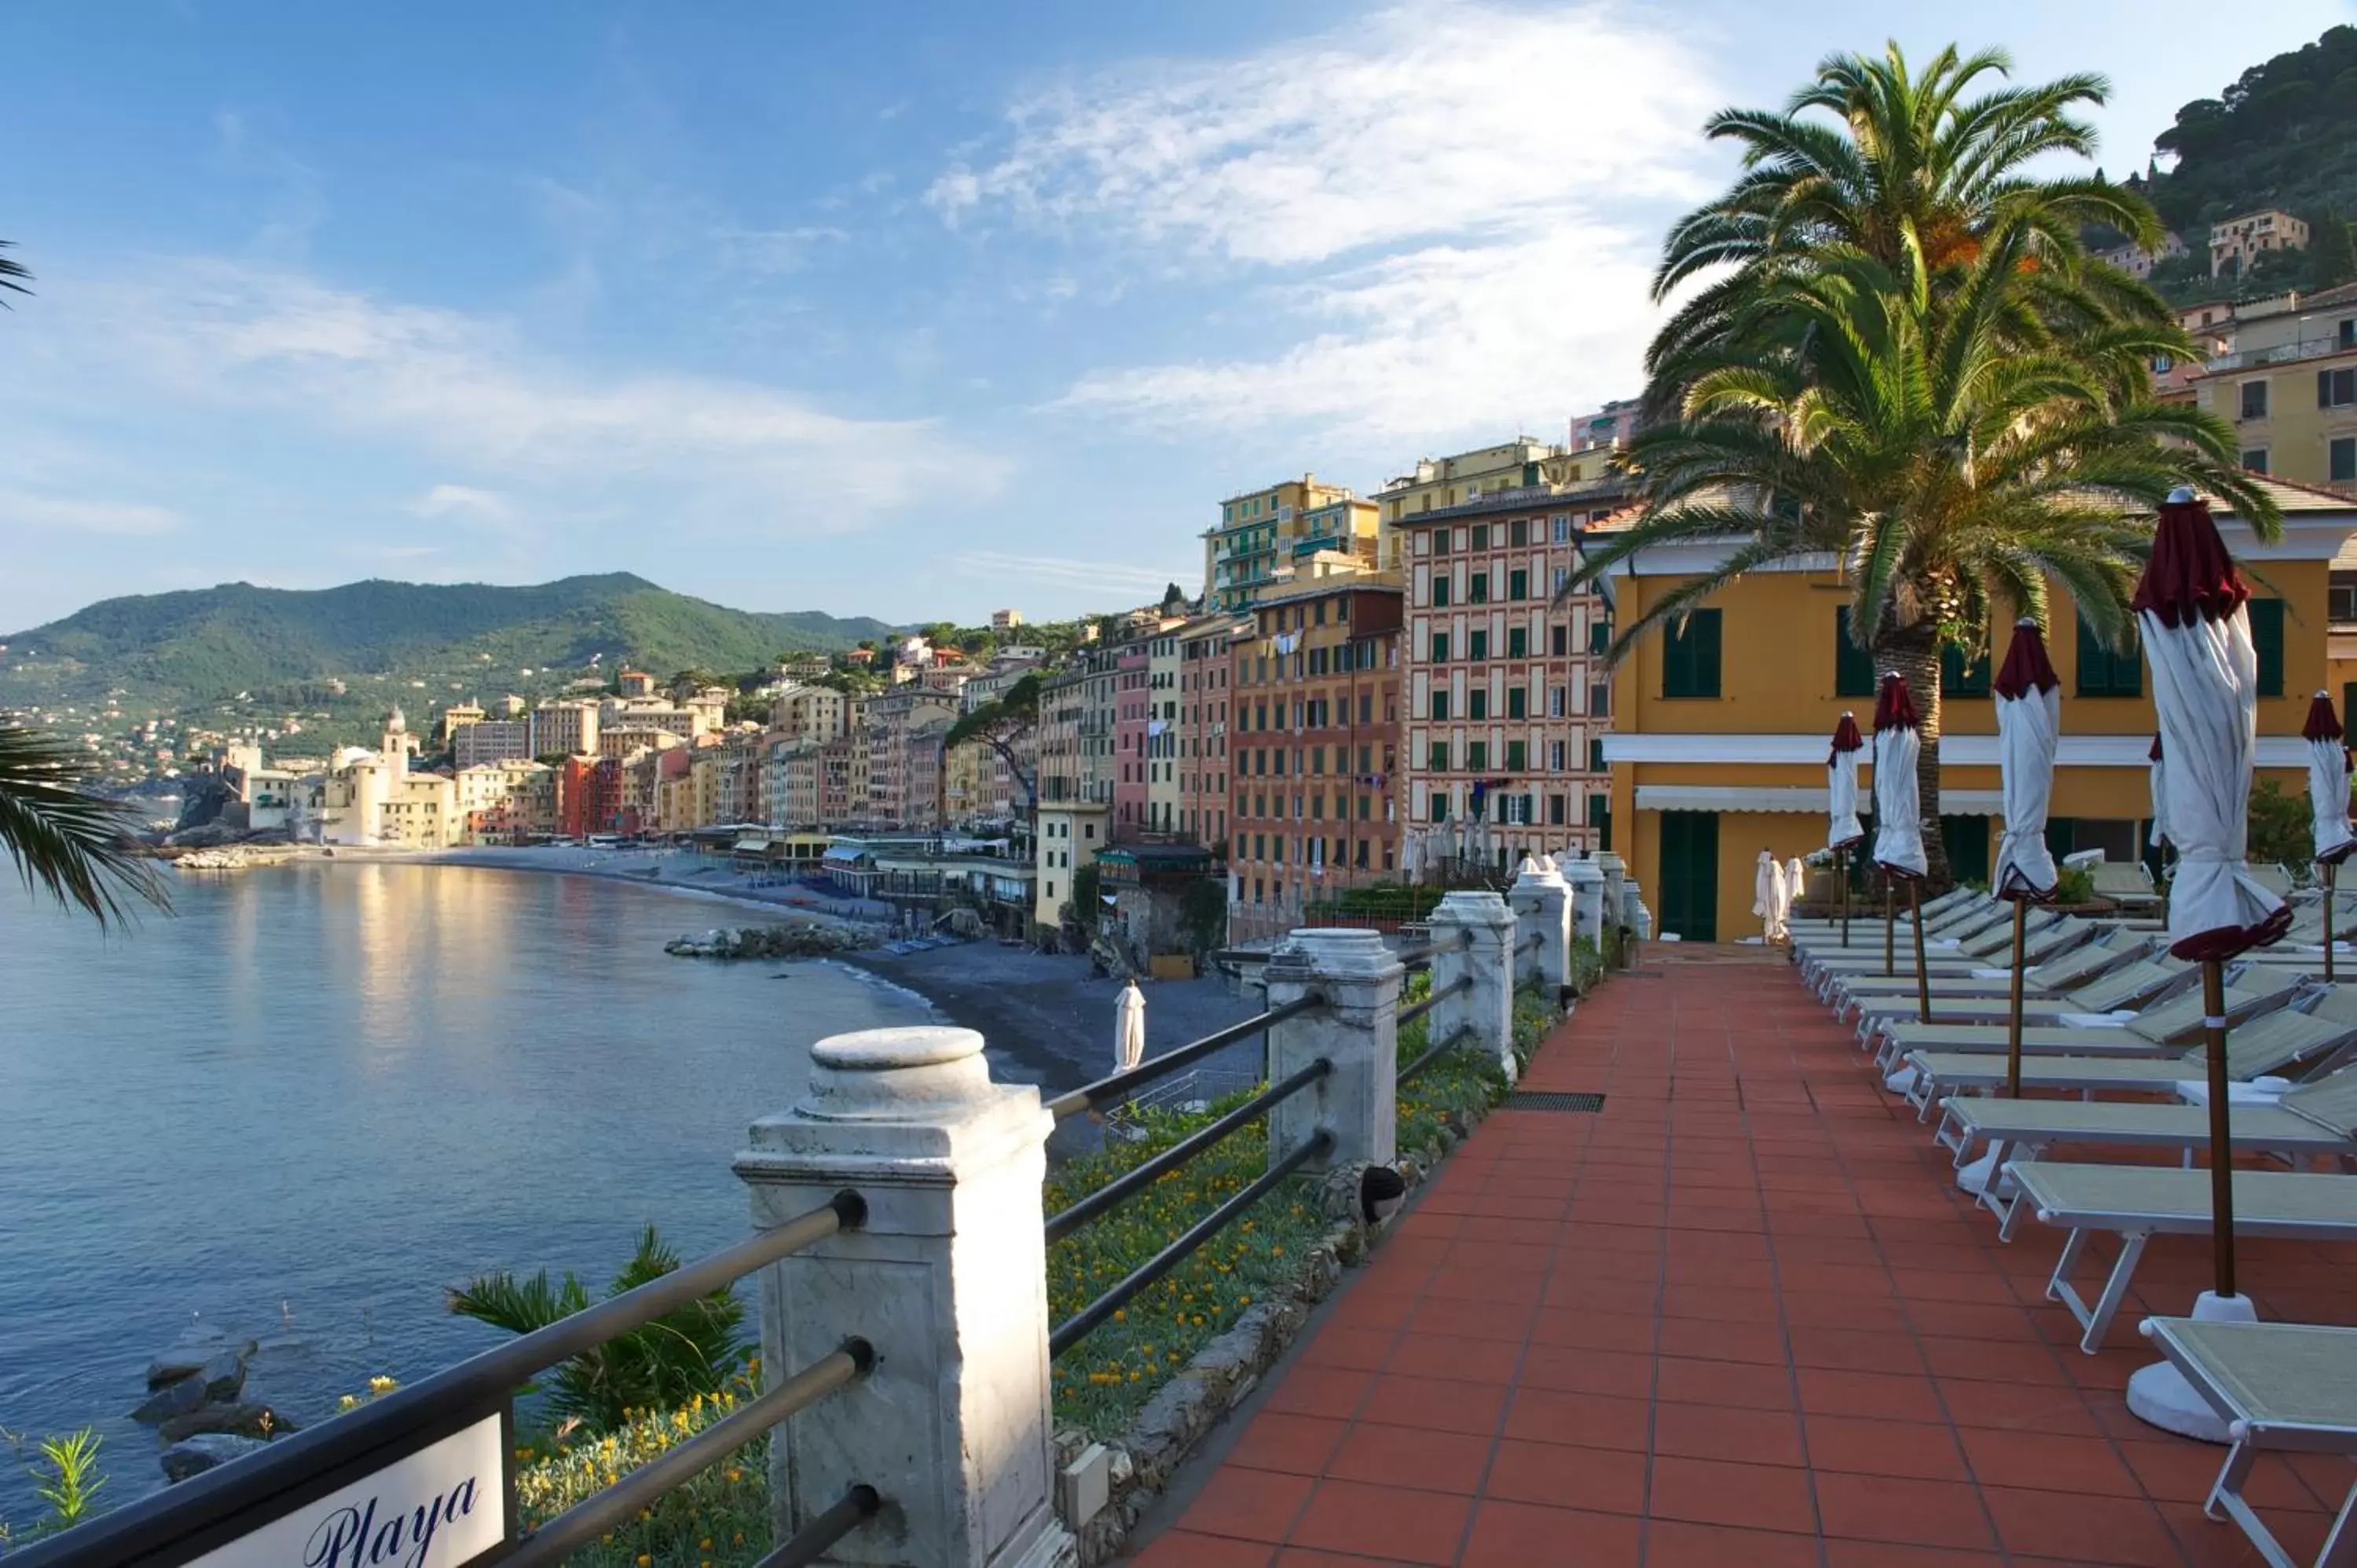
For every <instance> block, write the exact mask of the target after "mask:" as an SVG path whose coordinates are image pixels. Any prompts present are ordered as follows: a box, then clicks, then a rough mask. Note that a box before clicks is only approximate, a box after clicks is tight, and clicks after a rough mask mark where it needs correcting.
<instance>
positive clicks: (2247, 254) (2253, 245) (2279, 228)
mask: <svg viewBox="0 0 2357 1568" xmlns="http://www.w3.org/2000/svg"><path fill="white" fill-rule="evenodd" d="M2307 249H2308V225H2307V223H2306V222H2304V221H2302V220H2299V219H2298V218H2295V217H2293V216H2292V215H2291V214H2290V213H2288V212H2286V211H2284V210H2282V209H2279V208H2274V207H2262V208H2260V209H2258V210H2257V211H2255V212H2245V213H2244V214H2242V215H2241V216H2240V217H2237V218H2229V219H2227V220H2225V221H2224V222H2222V223H2212V225H2210V275H2211V276H2212V277H2213V278H2214V277H2216V276H2218V275H2219V274H2222V273H2233V274H2235V275H2236V276H2240V275H2241V274H2244V273H2246V272H2248V271H2250V268H2251V263H2253V262H2255V261H2257V260H2258V259H2259V258H2260V257H2261V256H2263V255H2265V254H2266V253H2267V252H2269V251H2305V250H2307Z"/></svg>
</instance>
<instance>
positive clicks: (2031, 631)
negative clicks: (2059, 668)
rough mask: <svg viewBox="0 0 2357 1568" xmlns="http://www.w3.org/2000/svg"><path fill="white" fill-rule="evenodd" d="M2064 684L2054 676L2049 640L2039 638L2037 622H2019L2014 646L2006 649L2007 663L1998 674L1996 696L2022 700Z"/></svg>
mask: <svg viewBox="0 0 2357 1568" xmlns="http://www.w3.org/2000/svg"><path fill="white" fill-rule="evenodd" d="M2061 683H2062V678H2061V676H2059V675H2057V674H2055V673H2054V661H2053V660H2050V659H2049V658H2047V657H2046V639H2044V638H2043V637H2041V636H2040V635H2039V632H2038V623H2037V622H2036V621H2034V620H2025V621H2018V622H2017V623H2015V625H2014V628H2013V646H2012V647H2010V648H2008V649H2007V650H2005V662H2004V664H2002V665H2000V666H1999V667H1998V669H1997V672H1996V694H1997V695H1998V696H2000V697H2007V698H2011V699H2013V700H2015V701H2019V700H2020V699H2021V698H2023V697H2026V696H2028V695H2029V693H2032V692H2050V691H2052V690H2054V688H2055V687H2057V686H2060V685H2061Z"/></svg>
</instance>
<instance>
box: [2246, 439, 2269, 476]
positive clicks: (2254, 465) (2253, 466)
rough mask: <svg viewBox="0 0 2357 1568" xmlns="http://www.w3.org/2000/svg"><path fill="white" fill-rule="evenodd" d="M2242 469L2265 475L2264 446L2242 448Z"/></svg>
mask: <svg viewBox="0 0 2357 1568" xmlns="http://www.w3.org/2000/svg"><path fill="white" fill-rule="evenodd" d="M2243 467H2245V468H2248V469H2249V470H2250V471H2251V472H2253V473H2254V474H2264V473H2266V471H2267V449H2266V447H2264V446H2245V447H2244V448H2243Z"/></svg>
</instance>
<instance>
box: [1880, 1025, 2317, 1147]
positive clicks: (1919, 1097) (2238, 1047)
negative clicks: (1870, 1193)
mask: <svg viewBox="0 0 2357 1568" xmlns="http://www.w3.org/2000/svg"><path fill="white" fill-rule="evenodd" d="M2352 1036H2357V1026H2352V1025H2350V1024H2348V1023H2346V1022H2344V1021H2342V1020H2340V1019H2336V1018H2326V1017H2319V1016H2312V1015H2309V1014H2306V1013H2296V1012H2293V1011H2292V1010H2290V1009H2289V1008H2281V1009H2278V1010H2277V1011H2276V1012H2273V1013H2269V1014H2266V1015H2264V1016H2261V1017H2259V1018H2256V1019H2254V1020H2253V1021H2252V1022H2250V1023H2249V1024H2246V1025H2244V1026H2243V1027H2241V1028H2239V1029H2237V1030H2235V1031H2234V1032H2233V1034H2231V1035H2229V1036H2226V1070H2227V1073H2228V1076H2230V1077H2232V1078H2233V1079H2235V1080H2236V1081H2237V1082H2244V1083H2247V1082H2249V1081H2250V1080H2251V1079H2255V1078H2260V1077H2263V1076H2267V1075H2271V1074H2276V1073H2281V1072H2283V1071H2284V1070H2285V1069H2287V1068H2295V1067H2298V1066H2299V1065H2300V1064H2302V1063H2307V1062H2315V1061H2319V1060H2321V1059H2322V1058H2325V1057H2327V1056H2329V1055H2330V1053H2331V1052H2333V1051H2334V1050H2336V1049H2338V1048H2340V1047H2342V1046H2345V1045H2347V1044H2349V1042H2350V1040H2351V1039H2352ZM2206 1048H2207V1047H2194V1048H2193V1049H2192V1050H2190V1051H2186V1052H2184V1053H2182V1054H2180V1055H2178V1056H2170V1057H2127V1058H2113V1057H2047V1056H2041V1057H2030V1058H2025V1059H2024V1060H2023V1062H2022V1064H2021V1087H2022V1088H2023V1089H2025V1090H2075V1091H2076V1092H2079V1093H2082V1094H2097V1093H2110V1094H2174V1093H2175V1092H2177V1086H2178V1085H2179V1083H2184V1082H2188V1081H2190V1080H2196V1079H2201V1078H2202V1077H2204V1076H2205V1075H2206V1074H2207V1073H2208V1071H2209V1066H2208V1062H2207V1059H2206V1058H2204V1056H2203V1054H2202V1053H2203V1051H2204V1050H2205V1049H2206ZM1907 1065H1908V1066H1909V1067H1911V1068H1913V1069H1915V1081H1914V1083H1913V1084H1912V1085H1911V1086H1910V1088H1909V1089H1908V1091H1907V1101H1908V1103H1909V1104H1910V1105H1913V1106H1914V1107H1916V1111H1917V1117H1918V1120H1926V1119H1928V1118H1929V1117H1930V1115H1931V1110H1932V1106H1933V1105H1934V1104H1937V1103H1940V1102H1941V1101H1944V1100H1945V1099H1946V1098H1947V1097H1948V1096H1950V1095H1953V1094H1956V1093H1959V1092H1961V1091H1963V1090H1972V1089H1994V1088H1996V1086H1997V1085H1999V1084H2001V1083H2003V1082H2005V1081H2006V1058H2005V1056H2004V1054H2003V1053H2002V1052H1991V1051H1910V1052H1908V1053H1907Z"/></svg>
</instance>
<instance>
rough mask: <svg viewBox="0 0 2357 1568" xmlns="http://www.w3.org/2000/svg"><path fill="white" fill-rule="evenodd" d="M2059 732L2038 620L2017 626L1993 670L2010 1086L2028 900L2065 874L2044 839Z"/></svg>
mask: <svg viewBox="0 0 2357 1568" xmlns="http://www.w3.org/2000/svg"><path fill="white" fill-rule="evenodd" d="M2061 736H2062V682H2061V680H2060V679H2058V678H2057V677H2056V675H2055V673H2054V664H2053V661H2052V660H2050V659H2048V658H2047V657H2046V639H2044V638H2042V637H2040V635H2039V633H2038V623H2037V622H2036V621H2032V620H2024V621H2021V622H2019V623H2018V624H2017V625H2016V626H2015V627H2014V628H2013V646H2012V647H2010V648H2008V649H2007V650H2006V654H2005V667H2004V668H2003V669H2001V670H1999V671H1997V677H1996V758H1997V767H1998V768H1999V769H2001V771H2002V773H2003V777H2004V781H2005V835H2004V837H2003V838H2002V839H2001V840H2000V841H1999V842H1998V843H1997V849H1996V867H1995V868H1994V870H1993V872H1992V875H1991V877H1990V881H1991V883H1992V885H1993V886H1995V887H1996V896H1997V897H2000V898H2007V899H2010V900H2012V902H2013V1015H2012V1017H2011V1019H2010V1021H2009V1026H2008V1029H2007V1037H2006V1064H2005V1066H2006V1077H2005V1081H2006V1091H2007V1093H2009V1094H2012V1095H2015V1096H2018V1095H2019V1094H2020V1093H2021V973H2022V967H2023V965H2022V959H2023V956H2024V954H2023V946H2024V943H2023V938H2024V935H2025V933H2026V932H2027V931H2028V929H2029V924H2028V922H2029V906H2030V905H2032V904H2043V903H2046V902H2047V901H2048V900H2050V899H2051V898H2052V897H2054V890H2055V886H2056V885H2057V883H2058V882H2059V880H2060V878H2059V877H2058V876H2057V875H2056V873H2055V870H2054V854H2053V852H2052V851H2051V850H2050V849H2048V848H2047V847H2046V813H2047V811H2048V809H2049V807H2050V805H2051V804H2052V802H2053V799H2054V752H2055V748H2056V746H2058V745H2059V744H2060V742H2061Z"/></svg>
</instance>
